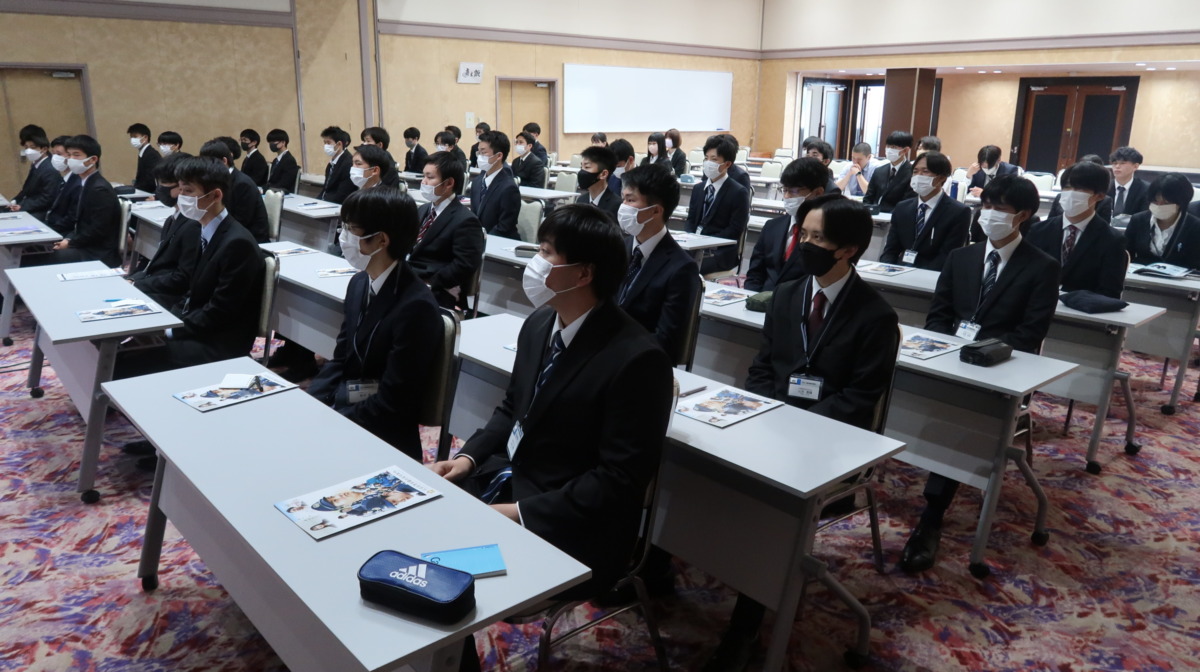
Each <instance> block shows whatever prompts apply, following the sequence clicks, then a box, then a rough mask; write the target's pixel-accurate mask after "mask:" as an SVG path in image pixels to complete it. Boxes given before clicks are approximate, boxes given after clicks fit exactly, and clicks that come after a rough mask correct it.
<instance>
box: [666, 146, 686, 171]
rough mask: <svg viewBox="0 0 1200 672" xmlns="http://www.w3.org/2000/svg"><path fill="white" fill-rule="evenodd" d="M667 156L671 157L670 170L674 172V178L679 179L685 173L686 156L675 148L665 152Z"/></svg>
mask: <svg viewBox="0 0 1200 672" xmlns="http://www.w3.org/2000/svg"><path fill="white" fill-rule="evenodd" d="M667 152H668V156H670V157H671V170H673V171H675V177H679V176H680V175H683V174H684V173H686V172H687V155H686V154H684V153H683V150H682V149H679V148H678V147H675V148H674V149H669V150H667Z"/></svg>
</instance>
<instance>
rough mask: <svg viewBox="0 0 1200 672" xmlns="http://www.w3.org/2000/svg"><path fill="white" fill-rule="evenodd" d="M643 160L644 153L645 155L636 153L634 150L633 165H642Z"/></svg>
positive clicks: (644, 158) (644, 157)
mask: <svg viewBox="0 0 1200 672" xmlns="http://www.w3.org/2000/svg"><path fill="white" fill-rule="evenodd" d="M645 160H646V155H645V154H638V153H636V152H635V153H634V155H633V165H635V166H640V165H642V161H645Z"/></svg>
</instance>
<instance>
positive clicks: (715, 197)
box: [685, 135, 750, 275]
mask: <svg viewBox="0 0 1200 672" xmlns="http://www.w3.org/2000/svg"><path fill="white" fill-rule="evenodd" d="M737 151H738V150H737V145H735V144H734V142H733V141H732V140H730V139H729V138H728V137H725V136H720V135H714V136H712V137H710V138H709V139H708V141H707V142H705V143H704V166H703V168H702V170H703V171H704V182H702V183H701V184H698V185H696V187H695V188H693V189H692V197H691V200H690V201H689V202H688V217H687V224H686V227H685V228H686V229H687V232H688V233H701V234H704V235H706V236H716V237H717V238H726V239H729V240H734V241H736V240H739V239H741V237H742V232H743V231H745V230H746V225H747V224H748V223H749V221H750V197H749V196H748V195H747V194H746V188H745V187H743V186H742V185H741V184H739V183H737V182H735V181H733V180H732V179H730V177H729V167H730V166H732V165H733V160H734V159H735V158H737ZM738 261H739V255H738V249H737V245H724V246H722V247H718V248H715V249H713V250H705V252H704V261H703V262H702V263H701V264H700V272H701V273H702V274H704V275H708V274H709V273H716V272H719V271H730V270H734V269H735V268H736V267H737V265H738Z"/></svg>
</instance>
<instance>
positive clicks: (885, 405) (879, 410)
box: [870, 326, 904, 434]
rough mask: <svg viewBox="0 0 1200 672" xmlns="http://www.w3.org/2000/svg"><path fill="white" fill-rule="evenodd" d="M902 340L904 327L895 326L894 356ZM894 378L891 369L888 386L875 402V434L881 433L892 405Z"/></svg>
mask: <svg viewBox="0 0 1200 672" xmlns="http://www.w3.org/2000/svg"><path fill="white" fill-rule="evenodd" d="M903 342H904V329H902V328H901V327H899V326H897V327H896V356H897V357H899V356H900V344H901V343H903ZM895 378H896V370H895V369H892V380H889V381H888V386H887V388H886V389H884V391H883V394H882V395H880V397H879V400H878V401H876V402H875V415H874V416H873V417H872V418H871V428H870V429H871V431H872V432H875V433H876V434H883V430H884V428H885V427H886V426H887V416H888V410H889V409H890V408H891V405H892V387H893V386H894V383H893V381H894V380H895Z"/></svg>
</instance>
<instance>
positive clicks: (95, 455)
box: [77, 338, 117, 504]
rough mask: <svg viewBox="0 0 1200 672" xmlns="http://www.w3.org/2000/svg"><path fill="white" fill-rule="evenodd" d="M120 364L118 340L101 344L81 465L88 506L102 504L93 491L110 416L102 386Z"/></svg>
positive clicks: (82, 489)
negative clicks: (106, 421)
mask: <svg viewBox="0 0 1200 672" xmlns="http://www.w3.org/2000/svg"><path fill="white" fill-rule="evenodd" d="M116 361H117V340H116V339H114V338H108V339H105V340H103V341H100V357H99V360H98V361H97V362H96V378H95V382H94V383H93V385H92V403H91V405H90V406H89V407H88V417H87V436H86V438H84V441H83V458H82V459H81V460H80V462H79V487H78V488H77V490H78V491H79V492H80V493H82V495H81V497H80V499H82V500H83V501H84V502H86V503H88V504H94V503H96V502H98V501H100V493H98V492H96V491H95V490H94V489H92V486H93V485H95V483H96V466H97V464H98V463H99V461H100V446H101V445H102V444H103V443H104V416H105V414H107V413H108V397H107V396H106V395H105V394H104V390H102V389H100V385H101V384H103V383H106V382H108V381H110V380H112V373H113V365H114V364H115V363H116Z"/></svg>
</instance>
